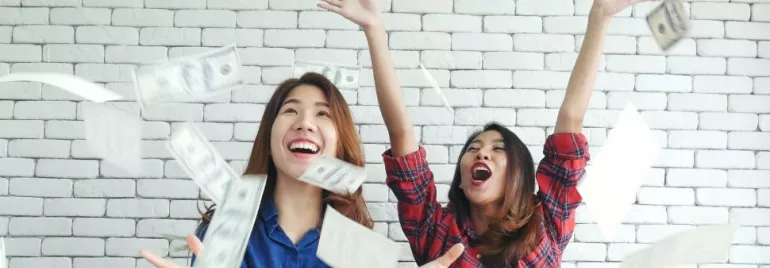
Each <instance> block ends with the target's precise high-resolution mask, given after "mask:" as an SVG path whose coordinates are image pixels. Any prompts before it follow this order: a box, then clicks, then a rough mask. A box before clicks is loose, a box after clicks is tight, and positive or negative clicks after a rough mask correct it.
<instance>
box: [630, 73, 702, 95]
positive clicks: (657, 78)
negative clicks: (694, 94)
mask: <svg viewBox="0 0 770 268" xmlns="http://www.w3.org/2000/svg"><path fill="white" fill-rule="evenodd" d="M692 85H693V82H692V77H690V76H684V75H660V74H640V75H637V77H636V90H637V91H658V92H691V91H692Z"/></svg>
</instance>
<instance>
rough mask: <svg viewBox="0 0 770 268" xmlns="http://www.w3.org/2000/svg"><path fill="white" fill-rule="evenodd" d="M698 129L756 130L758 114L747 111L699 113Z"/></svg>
mask: <svg viewBox="0 0 770 268" xmlns="http://www.w3.org/2000/svg"><path fill="white" fill-rule="evenodd" d="M698 122H699V125H698V127H699V128H700V129H705V130H733V131H740V130H743V131H751V130H756V129H757V126H758V124H759V116H757V115H756V114H749V113H712V112H705V113H700V114H699V118H698Z"/></svg>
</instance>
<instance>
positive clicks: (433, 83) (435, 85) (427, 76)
mask: <svg viewBox="0 0 770 268" xmlns="http://www.w3.org/2000/svg"><path fill="white" fill-rule="evenodd" d="M420 69H422V74H423V75H425V79H428V83H430V85H431V87H433V90H435V91H436V94H437V95H438V96H439V97H440V98H441V102H443V103H444V107H446V109H447V110H449V112H450V113H452V112H454V110H453V109H452V106H450V105H449V101H447V100H446V96H444V93H442V92H441V88H440V87H439V86H438V82H436V79H435V78H433V75H431V74H430V73H429V72H428V70H425V67H423V66H422V63H420Z"/></svg>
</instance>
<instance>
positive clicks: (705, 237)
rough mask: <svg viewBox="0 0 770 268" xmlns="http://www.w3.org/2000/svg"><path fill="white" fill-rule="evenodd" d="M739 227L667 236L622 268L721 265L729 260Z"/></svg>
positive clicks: (628, 259)
mask: <svg viewBox="0 0 770 268" xmlns="http://www.w3.org/2000/svg"><path fill="white" fill-rule="evenodd" d="M736 231H738V226H735V225H711V226H699V227H697V228H695V229H692V230H686V231H682V232H679V233H676V234H673V235H670V236H667V237H665V238H663V239H661V240H660V241H658V242H657V243H655V244H654V245H651V246H649V247H647V248H645V249H642V250H639V251H637V252H634V253H631V254H629V255H628V256H626V258H625V259H623V262H622V263H621V264H620V268H658V267H680V266H684V265H694V264H703V263H719V262H723V261H724V260H725V259H727V255H728V253H729V252H730V246H731V245H732V241H733V238H734V236H735V232H736Z"/></svg>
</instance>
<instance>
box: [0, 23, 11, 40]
mask: <svg viewBox="0 0 770 268" xmlns="http://www.w3.org/2000/svg"><path fill="white" fill-rule="evenodd" d="M12 36H13V28H12V27H11V26H0V43H10V42H11V38H12Z"/></svg>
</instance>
